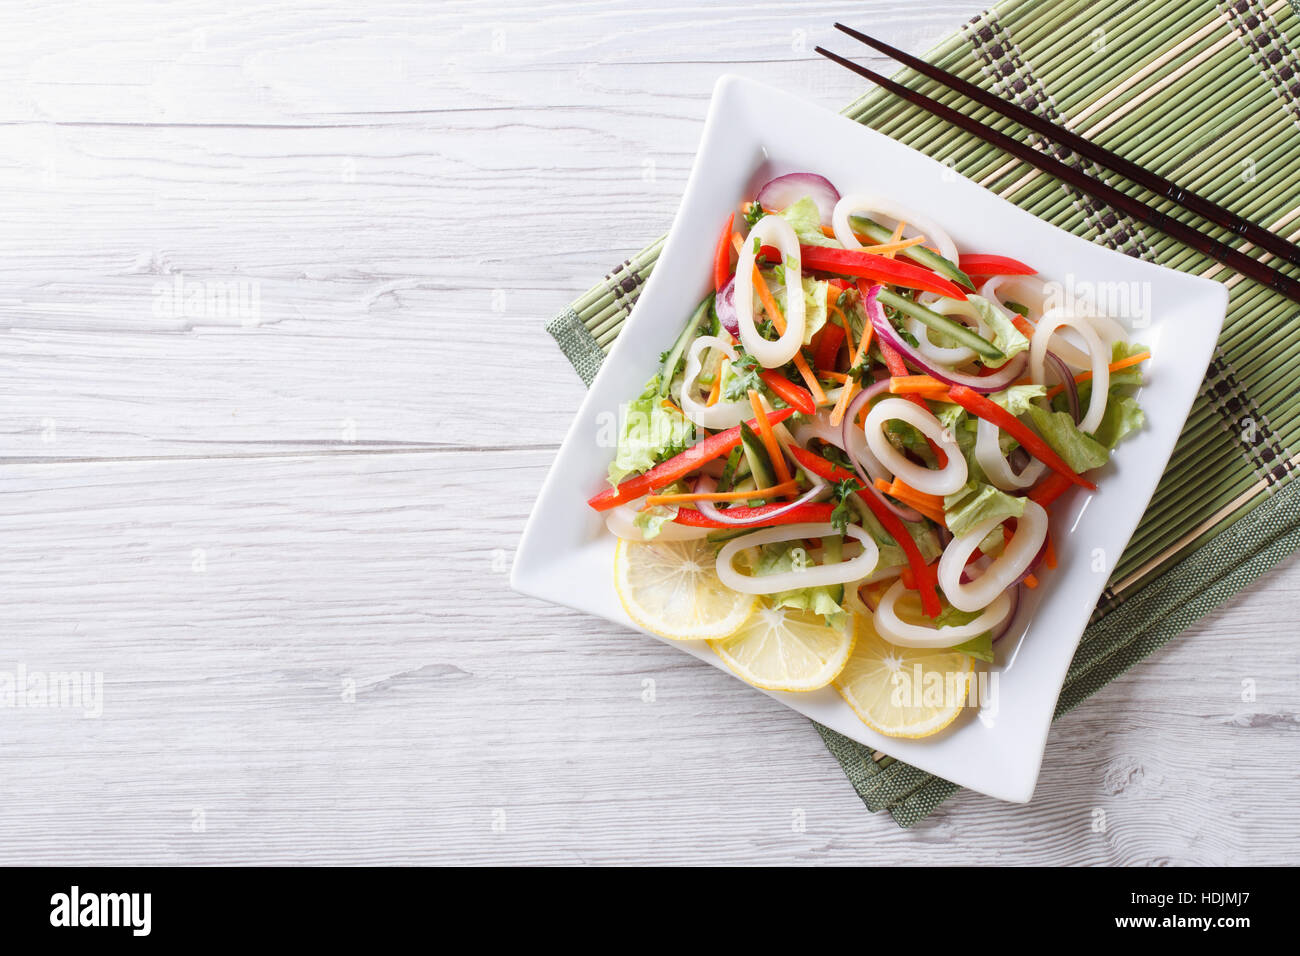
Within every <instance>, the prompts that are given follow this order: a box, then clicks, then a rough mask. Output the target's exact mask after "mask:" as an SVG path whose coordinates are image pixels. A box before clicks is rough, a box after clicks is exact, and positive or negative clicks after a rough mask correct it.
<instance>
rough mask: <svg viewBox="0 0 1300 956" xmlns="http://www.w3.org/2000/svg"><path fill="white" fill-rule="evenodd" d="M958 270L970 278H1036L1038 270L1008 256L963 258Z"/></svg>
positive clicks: (970, 256)
mask: <svg viewBox="0 0 1300 956" xmlns="http://www.w3.org/2000/svg"><path fill="white" fill-rule="evenodd" d="M957 268H958V269H960V270H961V271H962V272H964V273H966V274H967V275H968V276H1034V275H1038V270H1037V269H1033V268H1031V267H1029V266H1027V265H1025V264H1024V263H1023V262H1021V261H1019V260H1018V259H1011V258H1009V257H1007V256H990V255H982V254H975V255H969V256H962V257H961V259H960V260H959V261H958V263H957Z"/></svg>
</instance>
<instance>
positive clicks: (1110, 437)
mask: <svg viewBox="0 0 1300 956" xmlns="http://www.w3.org/2000/svg"><path fill="white" fill-rule="evenodd" d="M1146 420H1147V418H1146V415H1144V414H1143V413H1142V407H1141V406H1140V405H1138V403H1137V399H1136V398H1134V397H1133V396H1132V395H1120V394H1117V393H1115V392H1114V391H1112V392H1111V394H1110V398H1108V399H1107V400H1106V411H1105V413H1104V414H1103V415H1102V416H1101V424H1100V425H1098V426H1097V430H1096V431H1095V432H1094V433H1093V436H1092V437H1093V438H1095V439H1096V440H1097V441H1098V442H1100V443H1101V444H1102V445H1105V446H1106V447H1107V448H1110V449H1113V448H1114V447H1115V446H1116V445H1118V444H1119V443H1120V442H1122V441H1123V440H1124V439H1125V438H1127V437H1128V436H1129V435H1131V434H1132V433H1133V432H1135V431H1140V430H1141V428H1142V426H1143V425H1145V424H1146Z"/></svg>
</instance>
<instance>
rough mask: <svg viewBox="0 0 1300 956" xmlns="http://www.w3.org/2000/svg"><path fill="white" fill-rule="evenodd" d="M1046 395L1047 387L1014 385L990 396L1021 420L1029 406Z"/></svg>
mask: <svg viewBox="0 0 1300 956" xmlns="http://www.w3.org/2000/svg"><path fill="white" fill-rule="evenodd" d="M1046 394H1047V386H1046V385H1012V386H1011V387H1010V388H1007V389H1003V390H1002V391H1000V392H994V393H993V394H992V395H990V396H989V400H990V401H992V402H994V403H995V404H997V405H1000V406H1002V407H1003V408H1005V409H1006V410H1007V411H1009V412H1010V413H1011V414H1012V415H1015V416H1016V417H1017V418H1019V417H1020V416H1021V415H1023V414H1025V413H1026V412H1027V411H1029V406H1030V405H1032V404H1033V400H1034V399H1035V398H1042V397H1043V396H1044V395H1046ZM958 407H960V406H958Z"/></svg>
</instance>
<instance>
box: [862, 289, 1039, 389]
mask: <svg viewBox="0 0 1300 956" xmlns="http://www.w3.org/2000/svg"><path fill="white" fill-rule="evenodd" d="M877 288H878V286H872V289H871V292H870V293H869V294H868V295H867V296H866V297H865V298H864V299H863V300H862V304H863V305H864V306H865V307H866V310H867V317H868V318H869V319H870V320H871V325H872V326H873V327H874V328H875V330H876V334H877V335H879V336H880V337H881V338H882V339H884V340H885V341H886V342H887V343H888V344H889V346H890V348H892V349H893V350H894V351H895V352H898V353H899V354H900V355H902V356H903V357H904V358H905V359H907V360H908V361H909V362H911V363H912V365H914V366H915V367H916V368H919V369H921V370H922V371H923V372H925V373H926V374H927V375H930V376H932V377H933V378H937V379H938V380H939V381H941V382H944V383H945V384H947V385H965V386H966V387H967V388H969V389H970V390H971V391H974V392H979V393H980V394H981V395H990V394H992V393H993V392H1000V391H1002V390H1003V389H1004V388H1006V387H1007V386H1008V385H1010V384H1011V383H1012V382H1014V381H1015V380H1016V379H1017V378H1019V377H1020V375H1021V373H1023V372H1024V370H1025V364H1026V363H1027V362H1028V361H1029V353H1028V352H1021V353H1020V354H1019V355H1017V356H1015V357H1014V358H1012V359H1011V360H1009V361H1008V362H1007V363H1006V364H1005V365H1003V366H1002V368H1001V369H1000V370H999V371H997V372H994V373H993V374H992V375H967V374H965V373H964V372H954V371H953V370H952V369H948V368H943V367H942V366H939V365H935V364H934V363H933V362H931V361H930V360H929V359H927V358H926V357H925V356H924V355H922V354H921V353H920V352H919V351H918V350H917V349H914V348H912V346H910V345H908V344H907V342H905V341H903V337H902V336H900V335H899V334H898V331H897V330H896V329H895V328H894V326H893V325H892V324H891V323H890V321H889V320H888V319H886V318H885V310H884V309H883V308H881V306H880V303H879V302H877V301H876V296H875V290H876V289H877Z"/></svg>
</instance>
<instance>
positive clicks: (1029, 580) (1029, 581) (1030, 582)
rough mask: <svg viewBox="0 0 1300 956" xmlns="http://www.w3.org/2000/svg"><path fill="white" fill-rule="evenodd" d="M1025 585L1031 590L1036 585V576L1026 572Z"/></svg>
mask: <svg viewBox="0 0 1300 956" xmlns="http://www.w3.org/2000/svg"><path fill="white" fill-rule="evenodd" d="M1025 587H1027V588H1030V589H1031V590H1032V589H1033V588H1036V587H1038V578H1036V577H1034V576H1033V575H1032V574H1026V575H1025Z"/></svg>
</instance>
